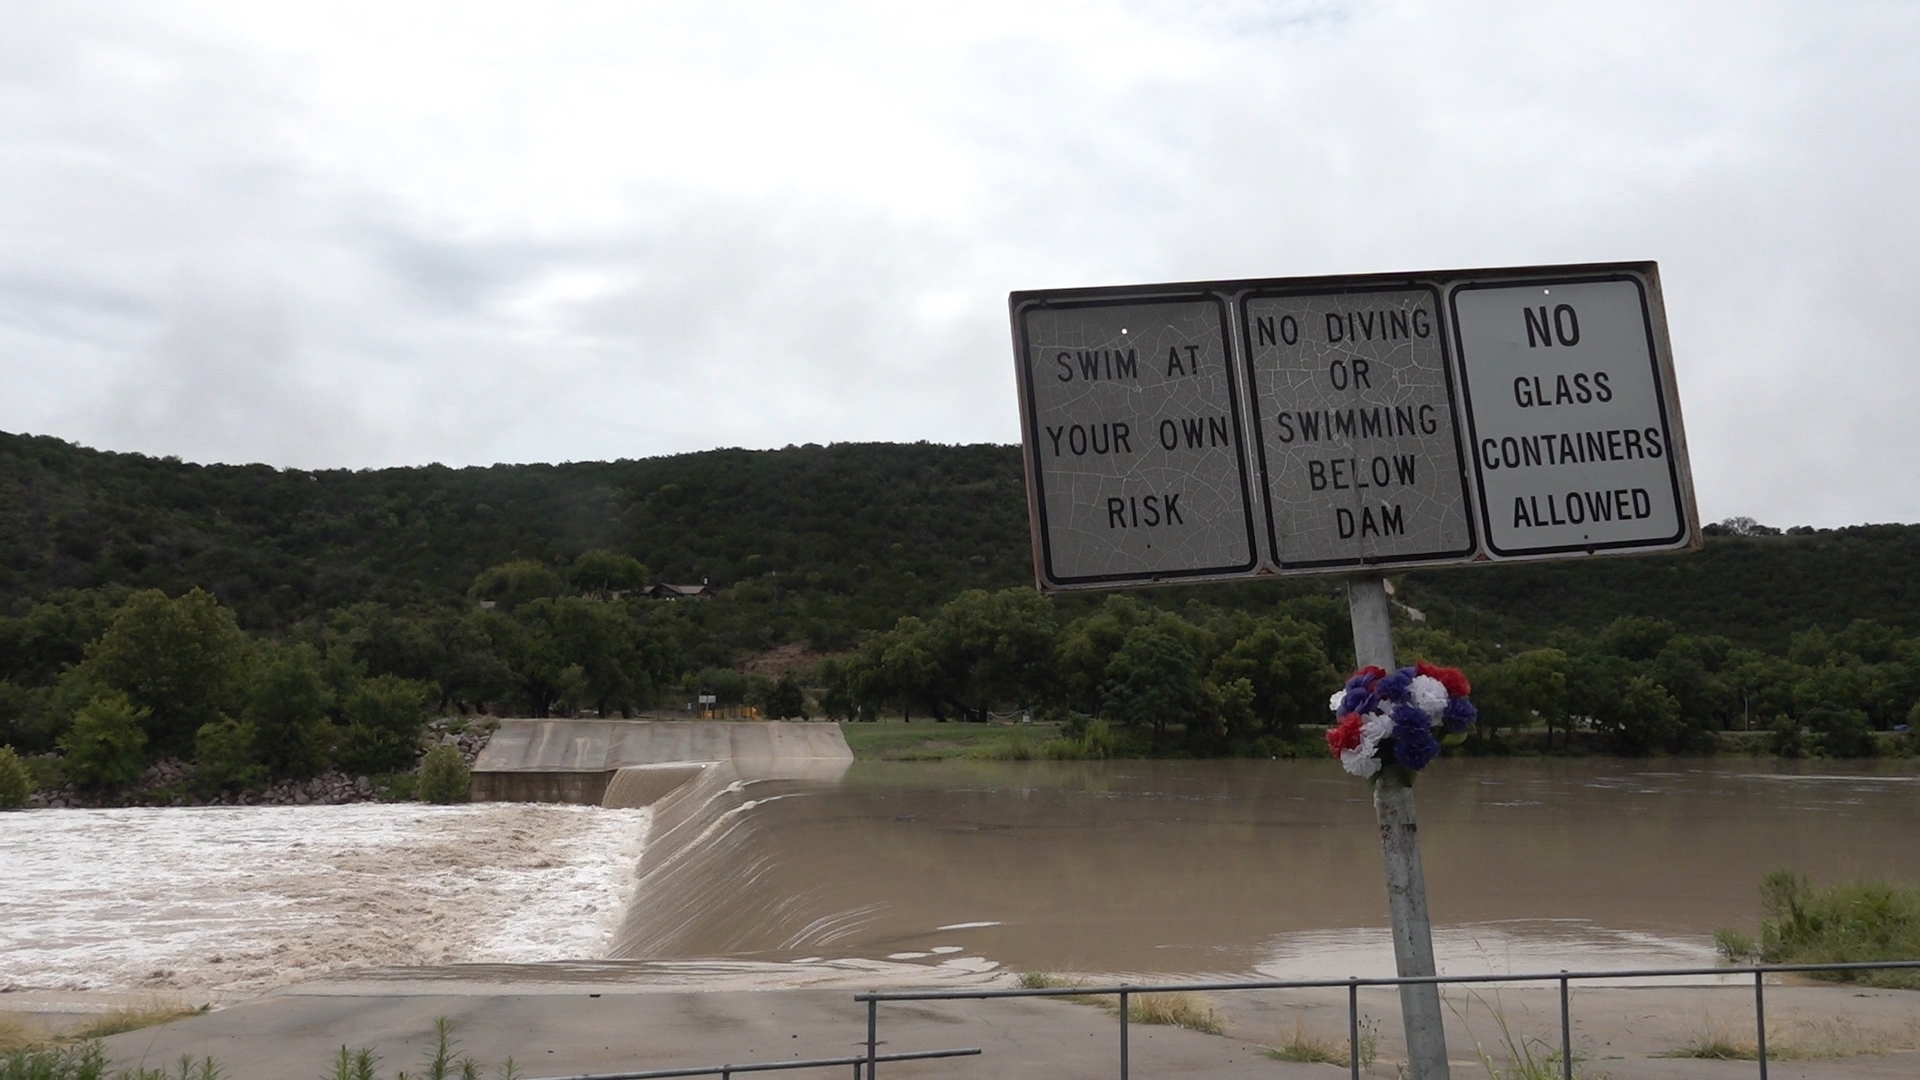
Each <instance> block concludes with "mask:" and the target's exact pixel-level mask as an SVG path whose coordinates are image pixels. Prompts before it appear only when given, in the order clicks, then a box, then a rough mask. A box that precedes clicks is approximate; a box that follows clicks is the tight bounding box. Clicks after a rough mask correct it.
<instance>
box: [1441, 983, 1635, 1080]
mask: <svg viewBox="0 0 1920 1080" xmlns="http://www.w3.org/2000/svg"><path fill="white" fill-rule="evenodd" d="M1472 997H1473V998H1474V999H1475V1000H1478V1001H1479V1002H1480V1004H1481V1005H1483V1006H1485V1007H1486V1010H1487V1011H1488V1012H1489V1013H1491V1014H1492V1015H1493V1020H1494V1023H1495V1024H1498V1025H1499V1027H1500V1042H1499V1044H1498V1046H1497V1047H1496V1049H1497V1050H1498V1051H1499V1053H1500V1056H1501V1058H1502V1059H1504V1060H1499V1061H1496V1060H1495V1059H1494V1056H1493V1055H1492V1054H1489V1053H1488V1052H1487V1050H1486V1047H1484V1046H1482V1045H1481V1044H1480V1043H1479V1041H1478V1040H1476V1041H1475V1042H1474V1044H1473V1049H1474V1052H1475V1053H1477V1054H1479V1055H1480V1064H1481V1066H1482V1067H1483V1068H1485V1069H1486V1070H1487V1076H1488V1077H1489V1078H1490V1080H1560V1078H1561V1077H1562V1076H1565V1075H1566V1066H1565V1063H1564V1062H1565V1059H1564V1056H1563V1055H1562V1054H1561V1052H1560V1050H1559V1049H1558V1048H1557V1047H1555V1046H1554V1045H1553V1044H1551V1043H1549V1042H1548V1041H1547V1040H1545V1039H1542V1038H1539V1037H1537V1036H1528V1035H1521V1036H1518V1037H1516V1036H1515V1035H1514V1033H1513V1026H1512V1025H1511V1024H1509V1023H1508V1022H1507V1013H1506V1010H1505V1009H1504V1008H1502V1007H1501V1005H1500V1003H1499V999H1498V996H1497V995H1496V997H1495V1000H1494V1002H1493V1003H1492V1004H1488V1002H1487V999H1486V998H1484V997H1482V996H1481V995H1479V994H1474V995H1472ZM1455 1015H1456V1016H1458V1015H1460V1014H1459V1012H1458V1011H1457V1010H1456V1011H1455ZM1461 1019H1462V1020H1465V1019H1466V1018H1465V1017H1464V1016H1462V1017H1461ZM1573 1064H1574V1075H1575V1076H1581V1077H1591V1076H1593V1074H1592V1073H1590V1072H1588V1071H1587V1069H1586V1068H1585V1067H1584V1066H1583V1065H1582V1064H1581V1055H1580V1054H1579V1053H1578V1052H1575V1054H1574V1055H1573ZM1602 1075H1604V1074H1602Z"/></svg>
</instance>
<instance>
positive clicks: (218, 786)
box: [193, 719, 266, 795]
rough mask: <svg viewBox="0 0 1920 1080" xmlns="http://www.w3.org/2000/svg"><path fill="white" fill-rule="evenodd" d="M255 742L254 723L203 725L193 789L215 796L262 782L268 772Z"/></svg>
mask: <svg viewBox="0 0 1920 1080" xmlns="http://www.w3.org/2000/svg"><path fill="white" fill-rule="evenodd" d="M255 742H256V740H255V737H254V728H253V725H252V724H246V723H242V722H240V721H238V720H233V719H226V720H216V721H214V722H213V723H211V724H202V725H200V730H199V732H197V733H196V734H195V735H194V741H193V786H194V787H195V788H197V789H198V790H199V791H200V792H201V794H203V795H212V794H216V793H218V792H223V791H239V790H242V789H244V788H248V787H252V786H253V785H254V784H256V783H258V782H259V780H260V777H261V775H262V774H263V773H265V772H266V769H265V768H264V767H263V766H261V765H260V763H259V761H258V759H257V757H256V756H255Z"/></svg>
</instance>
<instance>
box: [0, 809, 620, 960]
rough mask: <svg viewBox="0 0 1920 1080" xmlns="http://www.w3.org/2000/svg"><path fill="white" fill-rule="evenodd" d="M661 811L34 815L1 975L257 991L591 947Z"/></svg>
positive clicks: (12, 834)
mask: <svg viewBox="0 0 1920 1080" xmlns="http://www.w3.org/2000/svg"><path fill="white" fill-rule="evenodd" d="M650 820H651V813H650V811H648V810H645V809H627V810H606V809H601V808H599V807H588V806H562V805H549V804H530V803H480V804H473V805H467V806H425V805H421V804H415V803H405V804H395V803H358V804H351V805H346V806H290V807H253V806H245V807H195V808H156V807H139V808H128V809H119V810H33V811H24V812H19V813H13V814H8V815H7V816H6V819H5V822H4V828H0V866H4V875H0V989H4V990H27V989H47V990H56V989H57V990H124V989H141V990H144V989H154V990H204V991H209V992H223V993H241V992H248V991H257V990H261V989H265V988H268V987H271V986H276V985H282V984H285V983H289V982H294V981H297V980H300V979H303V978H309V977H312V976H316V975H322V974H330V973H337V972H340V971H344V970H349V969H353V968H360V967H370V966H381V965H408V964H448V963H468V962H480V963H485V962H502V963H517V962H530V961H541V960H565V959H591V958H597V957H599V956H601V955H603V953H604V952H605V949H606V945H607V942H608V940H609V938H610V937H611V935H612V933H613V931H614V929H615V928H616V927H617V926H618V925H619V921H620V918H621V915H622V911H623V909H624V907H625V904H626V901H627V898H628V896H629V895H630V893H631V891H632V888H633V867H634V865H635V863H636V862H637V861H638V859H639V857H640V854H641V851H642V848H643V847H644V844H645V841H646V835H647V831H648V826H649V822H650Z"/></svg>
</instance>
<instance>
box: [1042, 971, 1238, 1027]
mask: <svg viewBox="0 0 1920 1080" xmlns="http://www.w3.org/2000/svg"><path fill="white" fill-rule="evenodd" d="M1020 985H1021V987H1022V988H1024V989H1027V990H1060V989H1067V988H1071V987H1076V986H1080V985H1082V983H1081V982H1080V981H1079V980H1078V979H1066V978H1062V977H1060V976H1058V975H1049V974H1047V973H1045V972H1042V971H1029V972H1026V973H1024V974H1022V975H1021V976H1020ZM1055 1000H1058V1001H1070V1002H1072V1003H1073V1004H1075V1005H1097V1006H1099V1007H1100V1008H1102V1009H1105V1010H1106V1011H1108V1012H1110V1013H1114V1014H1116V1015H1117V1014H1118V1013H1119V1012H1120V998H1119V996H1118V995H1116V994H1060V995H1057V996H1056V998H1055ZM1127 1019H1128V1020H1129V1021H1131V1022H1132V1023H1135V1024H1165V1025H1167V1026H1169V1027H1182V1028H1186V1029H1187V1030H1189V1031H1204V1032H1206V1033H1207V1034H1209V1035H1219V1034H1221V1033H1223V1032H1224V1031H1226V1024H1225V1022H1223V1021H1222V1020H1221V1019H1220V1014H1219V1013H1216V1012H1214V1011H1213V1007H1212V1006H1211V1005H1209V1004H1207V1002H1206V999H1204V998H1201V997H1198V996H1196V995H1194V994H1184V993H1179V992H1174V993H1149V994H1128V995H1127Z"/></svg>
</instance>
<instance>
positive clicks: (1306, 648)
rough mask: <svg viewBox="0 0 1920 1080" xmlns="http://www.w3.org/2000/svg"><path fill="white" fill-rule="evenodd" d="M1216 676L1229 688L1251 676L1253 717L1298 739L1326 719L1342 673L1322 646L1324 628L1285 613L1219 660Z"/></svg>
mask: <svg viewBox="0 0 1920 1080" xmlns="http://www.w3.org/2000/svg"><path fill="white" fill-rule="evenodd" d="M1211 678H1212V680H1213V682H1214V683H1215V684H1216V685H1218V686H1221V687H1225V686H1227V685H1229V684H1231V683H1232V682H1234V681H1236V680H1239V679H1245V680H1246V681H1247V684H1248V685H1249V686H1250V687H1251V688H1252V690H1253V700H1252V702H1251V707H1252V710H1253V715H1254V717H1255V718H1257V719H1258V720H1259V721H1260V722H1261V724H1262V726H1263V727H1265V729H1266V730H1267V731H1268V732H1274V733H1278V734H1280V735H1282V736H1283V737H1285V738H1289V739H1291V738H1293V737H1295V736H1296V735H1297V734H1298V733H1299V730H1300V727H1301V726H1302V725H1305V724H1317V723H1324V722H1325V721H1326V718H1327V695H1329V694H1331V693H1332V692H1333V691H1334V689H1335V688H1336V687H1338V686H1339V685H1340V676H1339V674H1338V673H1337V672H1335V671H1334V669H1333V664H1332V662H1331V661H1329V660H1328V659H1327V653H1326V650H1325V649H1324V648H1323V647H1322V646H1321V644H1320V632H1319V628H1317V627H1314V626H1309V625H1307V624H1305V623H1301V622H1297V621H1295V620H1293V619H1290V618H1286V617H1281V618H1279V619H1274V620H1270V621H1266V622H1263V623H1262V624H1261V625H1259V626H1258V628H1257V629H1254V630H1253V631H1252V632H1250V633H1248V634H1247V635H1246V636H1244V637H1242V638H1240V639H1239V640H1237V641H1235V642H1234V643H1233V644H1232V645H1231V646H1229V647H1228V648H1227V650H1226V651H1225V652H1223V653H1221V654H1220V655H1219V656H1218V657H1216V658H1215V659H1214V661H1213V667H1212V673H1211Z"/></svg>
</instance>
